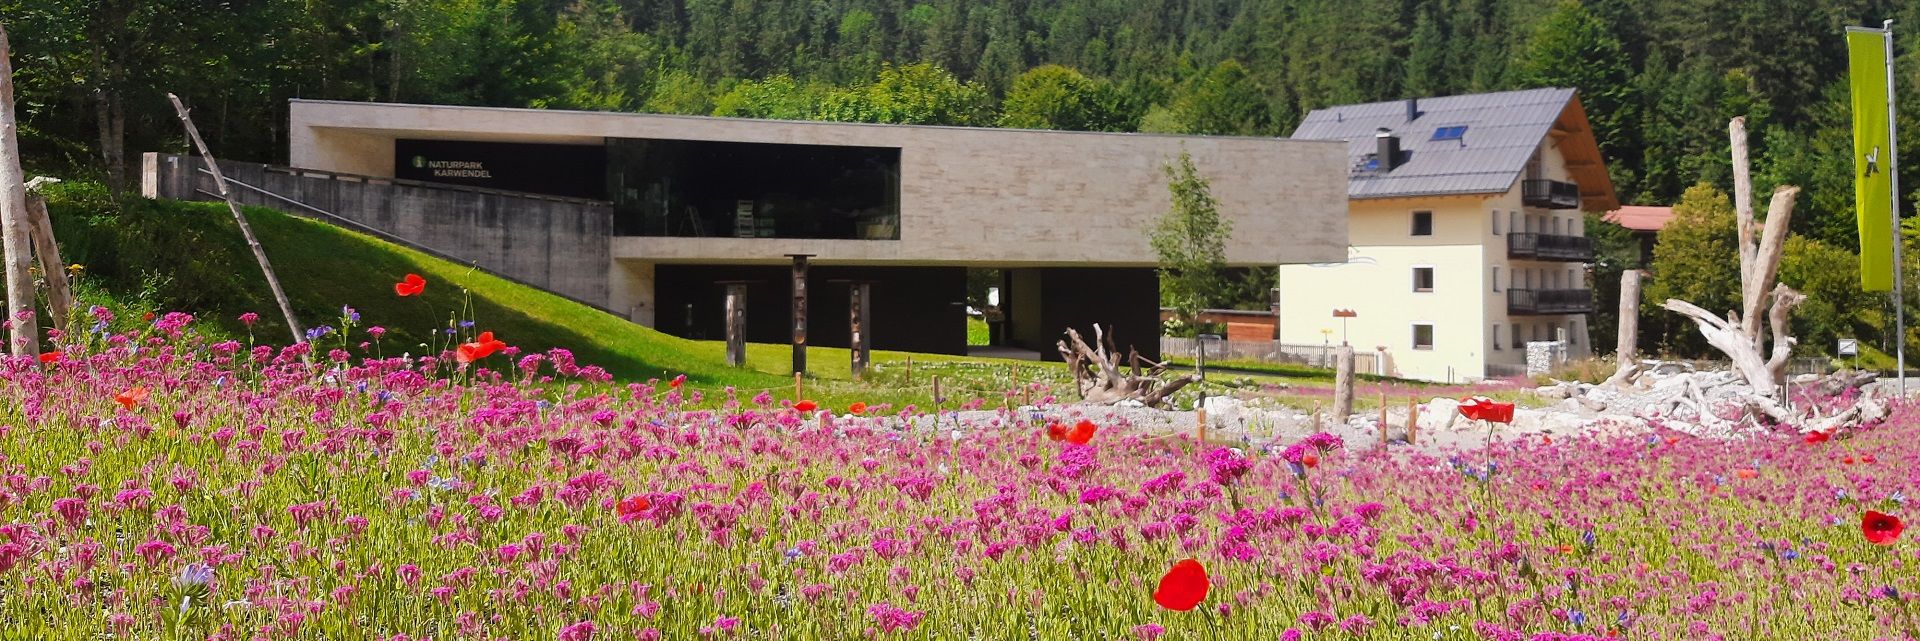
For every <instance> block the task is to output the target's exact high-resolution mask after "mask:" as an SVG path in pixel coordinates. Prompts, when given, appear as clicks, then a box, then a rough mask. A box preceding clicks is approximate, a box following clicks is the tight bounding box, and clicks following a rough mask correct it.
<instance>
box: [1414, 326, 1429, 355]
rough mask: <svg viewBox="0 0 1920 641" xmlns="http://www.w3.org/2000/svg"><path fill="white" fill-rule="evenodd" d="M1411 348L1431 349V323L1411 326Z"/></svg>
mask: <svg viewBox="0 0 1920 641" xmlns="http://www.w3.org/2000/svg"><path fill="white" fill-rule="evenodd" d="M1413 348H1414V349H1419V350H1430V349H1433V324H1432V323H1414V324H1413Z"/></svg>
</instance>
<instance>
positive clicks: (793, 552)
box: [782, 548, 801, 561]
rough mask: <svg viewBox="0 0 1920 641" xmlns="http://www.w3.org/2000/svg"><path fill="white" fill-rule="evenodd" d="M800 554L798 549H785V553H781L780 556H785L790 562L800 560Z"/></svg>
mask: <svg viewBox="0 0 1920 641" xmlns="http://www.w3.org/2000/svg"><path fill="white" fill-rule="evenodd" d="M800 554H801V552H800V548H787V551H786V552H784V553H782V556H785V557H786V558H787V560H788V561H792V560H794V559H797V558H800Z"/></svg>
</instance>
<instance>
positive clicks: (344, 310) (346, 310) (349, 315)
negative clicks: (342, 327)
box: [340, 305, 360, 323]
mask: <svg viewBox="0 0 1920 641" xmlns="http://www.w3.org/2000/svg"><path fill="white" fill-rule="evenodd" d="M340 317H341V318H345V319H347V320H349V321H353V322H355V323H358V322H360V311H359V310H356V309H354V308H352V307H348V306H346V305H341V306H340Z"/></svg>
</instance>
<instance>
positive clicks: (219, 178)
mask: <svg viewBox="0 0 1920 641" xmlns="http://www.w3.org/2000/svg"><path fill="white" fill-rule="evenodd" d="M167 99H168V100H171V101H173V109H174V111H177V112H179V113H180V123H181V124H183V125H186V128H187V138H188V139H190V140H192V141H193V146H194V148H196V149H199V150H200V157H201V158H202V159H204V160H205V161H206V162H207V171H209V172H212V173H213V184H214V186H215V187H216V188H218V189H219V190H220V197H221V198H222V199H225V200H226V201H227V211H230V212H232V213H233V222H234V224H236V225H239V226H240V235H242V236H245V237H246V239H247V248H248V249H252V250H253V259H254V260H256V261H259V263H260V273H262V274H264V275H266V277H267V287H268V288H269V289H272V290H273V301H274V302H276V303H279V304H280V314H281V315H282V316H285V317H286V319H287V329H288V330H291V331H292V332H293V342H295V343H300V342H303V341H305V340H306V339H307V337H306V331H305V330H302V329H301V328H300V319H298V318H295V317H294V315H293V304H292V303H290V302H288V301H287V292H286V290H283V289H281V288H280V278H279V277H278V276H275V275H273V263H270V262H268V261H267V250H265V249H263V248H261V247H260V240H259V239H257V238H255V237H254V236H253V227H252V226H250V225H248V224H247V217H246V216H245V215H243V214H241V213H240V204H239V203H237V202H234V200H233V193H232V192H231V191H228V189H227V177H226V175H225V174H222V173H220V163H219V162H218V161H215V160H214V158H213V152H211V151H208V150H207V143H206V141H203V140H201V139H200V130H199V129H196V128H194V126H193V118H192V117H189V116H188V115H187V106H186V105H185V104H181V102H180V97H179V96H176V95H173V94H167Z"/></svg>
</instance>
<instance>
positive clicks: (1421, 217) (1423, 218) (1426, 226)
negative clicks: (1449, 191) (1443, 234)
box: [1413, 211, 1433, 236]
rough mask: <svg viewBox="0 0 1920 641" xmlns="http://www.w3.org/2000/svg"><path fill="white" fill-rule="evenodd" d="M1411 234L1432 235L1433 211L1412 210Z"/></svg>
mask: <svg viewBox="0 0 1920 641" xmlns="http://www.w3.org/2000/svg"><path fill="white" fill-rule="evenodd" d="M1413 235H1415V236H1432V235H1433V212H1430V211H1416V212H1413Z"/></svg>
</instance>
